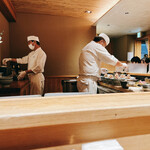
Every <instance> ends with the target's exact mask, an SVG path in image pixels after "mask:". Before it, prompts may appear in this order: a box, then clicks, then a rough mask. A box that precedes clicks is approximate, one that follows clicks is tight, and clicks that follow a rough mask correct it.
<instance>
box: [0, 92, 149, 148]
mask: <svg viewBox="0 0 150 150" xmlns="http://www.w3.org/2000/svg"><path fill="white" fill-rule="evenodd" d="M149 96H150V93H149V92H147V93H142V94H141V93H118V94H100V95H80V96H66V97H43V98H42V97H40V98H32V97H31V98H28V99H22V100H21V99H20V100H15V99H14V100H13V101H12V99H11V100H9V99H6V100H4V101H0V141H1V142H0V149H4V148H7V149H8V148H10V149H13V148H14V149H17V148H20V149H24V148H26V149H32V148H40V147H41V148H42V147H52V146H60V145H68V144H77V143H85V142H91V141H96V140H104V139H111V138H119V137H127V136H135V135H144V134H150V98H149Z"/></svg>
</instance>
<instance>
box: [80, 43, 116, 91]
mask: <svg viewBox="0 0 150 150" xmlns="http://www.w3.org/2000/svg"><path fill="white" fill-rule="evenodd" d="M102 61H103V62H105V63H107V64H111V65H114V66H115V65H116V63H117V62H118V59H116V58H115V57H114V56H113V55H111V54H110V53H109V52H108V51H107V50H106V48H104V47H103V46H102V45H101V44H99V43H96V42H95V41H91V42H90V43H88V44H87V45H86V46H85V47H84V48H83V49H82V52H81V54H80V58H79V78H78V83H77V86H78V90H79V91H80V92H90V93H96V92H97V83H96V82H97V80H98V78H99V77H100V74H101V69H100V68H101V62H102Z"/></svg>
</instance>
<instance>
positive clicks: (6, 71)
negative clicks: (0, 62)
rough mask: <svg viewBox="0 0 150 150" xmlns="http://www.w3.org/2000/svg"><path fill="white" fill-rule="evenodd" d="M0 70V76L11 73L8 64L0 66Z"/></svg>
mask: <svg viewBox="0 0 150 150" xmlns="http://www.w3.org/2000/svg"><path fill="white" fill-rule="evenodd" d="M0 72H1V75H2V76H9V75H11V74H12V70H11V67H8V66H0Z"/></svg>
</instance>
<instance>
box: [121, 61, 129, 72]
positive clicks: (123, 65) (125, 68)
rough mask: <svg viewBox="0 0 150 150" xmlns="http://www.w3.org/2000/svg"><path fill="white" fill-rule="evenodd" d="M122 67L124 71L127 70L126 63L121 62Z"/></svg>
mask: <svg viewBox="0 0 150 150" xmlns="http://www.w3.org/2000/svg"><path fill="white" fill-rule="evenodd" d="M122 67H123V69H124V71H127V70H128V65H127V64H126V63H122Z"/></svg>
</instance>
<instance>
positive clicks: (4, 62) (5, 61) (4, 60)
mask: <svg viewBox="0 0 150 150" xmlns="http://www.w3.org/2000/svg"><path fill="white" fill-rule="evenodd" d="M11 60H12V58H4V59H3V60H2V63H3V64H4V65H7V62H8V61H11Z"/></svg>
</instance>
